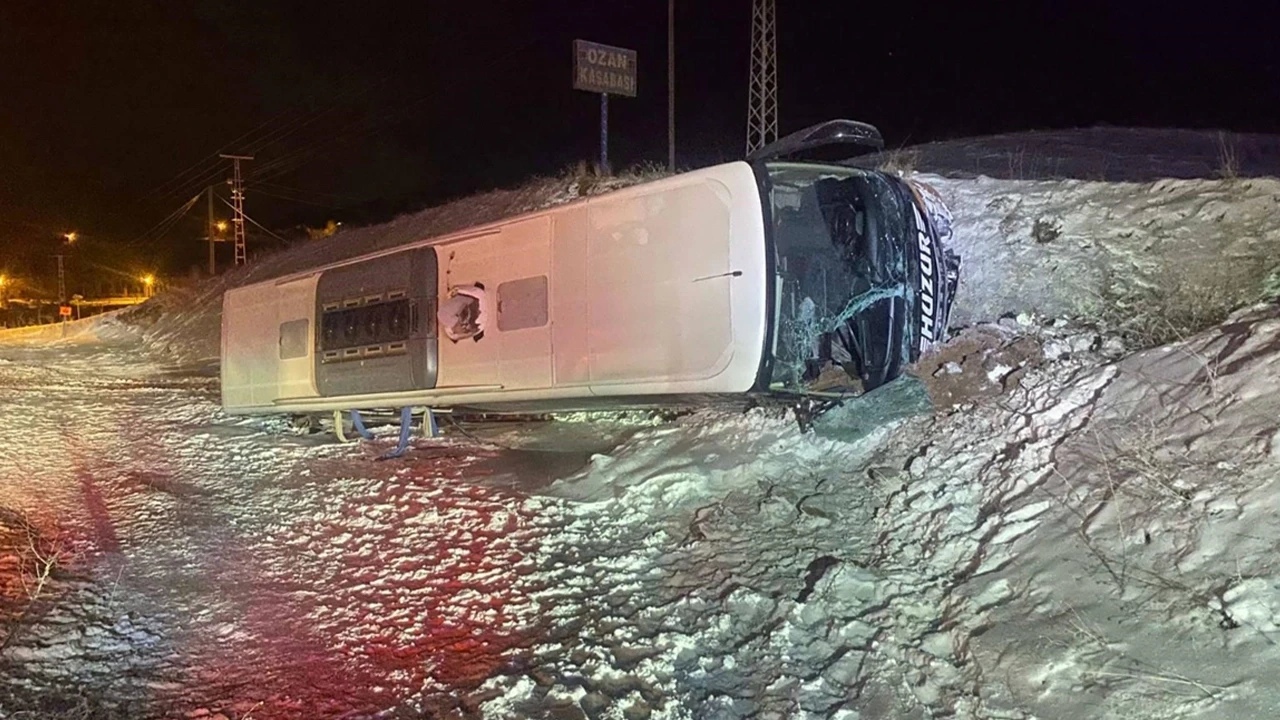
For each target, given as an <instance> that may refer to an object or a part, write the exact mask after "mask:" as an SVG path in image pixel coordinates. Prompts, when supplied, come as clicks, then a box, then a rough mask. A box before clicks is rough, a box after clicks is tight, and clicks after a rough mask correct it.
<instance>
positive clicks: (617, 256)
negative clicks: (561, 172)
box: [587, 177, 734, 392]
mask: <svg viewBox="0 0 1280 720" xmlns="http://www.w3.org/2000/svg"><path fill="white" fill-rule="evenodd" d="M728 195H729V193H728V190H727V188H725V187H724V185H723V184H721V183H720V182H719V181H718V180H716V179H713V178H709V177H702V178H697V179H696V180H694V181H692V182H688V183H685V184H682V185H679V186H675V187H667V188H663V189H657V190H654V191H652V192H649V193H645V194H638V193H631V194H626V195H624V196H622V197H618V198H603V199H601V200H600V201H599V202H597V203H593V204H591V205H588V211H587V212H588V222H589V228H588V237H587V243H588V253H587V265H588V276H589V279H588V283H589V289H588V300H587V302H588V304H589V307H590V322H589V326H588V328H589V329H588V332H589V338H590V340H589V342H590V354H591V360H590V362H591V383H592V387H593V390H594V389H595V388H596V386H597V385H604V386H607V385H609V384H611V383H634V382H638V381H643V382H654V383H671V382H682V381H694V380H704V379H708V378H711V377H714V376H715V375H717V374H719V373H720V372H721V371H722V370H724V368H725V367H726V366H727V365H728V364H729V361H730V360H731V359H732V357H733V351H734V345H733V324H732V317H731V315H732V313H731V307H732V299H731V282H732V280H733V278H732V277H731V275H730V273H731V271H732V268H730V267H729V244H730V222H729V221H730V203H729V200H728ZM606 392H607V390H606Z"/></svg>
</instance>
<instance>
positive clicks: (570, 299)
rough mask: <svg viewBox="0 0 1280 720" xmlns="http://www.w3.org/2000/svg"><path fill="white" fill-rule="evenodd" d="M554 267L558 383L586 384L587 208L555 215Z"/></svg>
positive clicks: (553, 339)
mask: <svg viewBox="0 0 1280 720" xmlns="http://www.w3.org/2000/svg"><path fill="white" fill-rule="evenodd" d="M554 222H555V225H554V228H555V238H554V240H553V246H552V270H551V277H552V283H551V317H552V323H551V343H552V347H553V348H554V349H555V368H554V371H555V386H556V387H571V386H575V385H580V386H585V385H586V384H587V383H588V382H589V381H590V380H591V375H590V370H591V364H590V358H591V355H590V352H589V351H588V345H587V317H588V308H587V209H586V208H585V207H575V208H571V209H567V210H564V211H562V212H560V213H557V214H556V216H555V221H554Z"/></svg>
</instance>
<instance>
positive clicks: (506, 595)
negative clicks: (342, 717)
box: [199, 448, 538, 718]
mask: <svg viewBox="0 0 1280 720" xmlns="http://www.w3.org/2000/svg"><path fill="white" fill-rule="evenodd" d="M474 460H475V457H474V456H472V455H467V454H464V453H462V452H459V451H451V450H448V449H442V448H436V449H431V450H426V449H423V450H420V451H419V452H417V453H413V454H411V455H410V456H409V457H408V458H407V459H406V460H404V461H399V462H396V463H373V462H370V461H369V460H368V459H367V458H366V459H358V458H343V459H338V460H329V461H321V462H318V463H314V464H313V465H312V466H311V468H310V470H311V475H310V477H311V478H326V479H324V480H319V481H312V482H321V483H325V484H328V485H332V486H333V492H335V493H339V492H346V491H345V490H342V489H340V488H346V487H351V486H355V487H358V488H360V490H361V492H356V493H353V494H351V495H349V496H346V497H340V498H335V502H334V503H332V504H331V505H330V506H329V507H328V508H327V509H326V511H325V512H324V513H322V517H318V518H317V517H315V516H314V514H312V515H308V514H306V513H302V514H301V515H300V516H298V517H297V518H296V519H292V520H289V521H287V522H286V523H285V527H284V528H283V529H282V530H280V531H279V532H276V533H273V534H272V536H271V538H270V539H269V541H268V543H266V544H264V545H263V546H259V547H257V548H255V549H254V550H253V552H252V553H251V554H247V555H246V556H244V557H241V558H238V559H234V560H231V561H230V562H231V563H232V564H235V565H240V566H241V567H242V569H249V568H252V569H253V572H254V573H255V577H254V578H253V579H252V580H251V581H249V583H248V584H249V585H252V586H253V587H254V588H256V589H254V590H253V595H254V597H252V598H251V599H248V602H247V604H246V607H245V614H244V616H243V618H242V620H241V621H240V622H238V623H233V625H235V626H236V627H235V629H233V630H228V631H227V633H228V638H227V641H226V642H225V643H224V644H221V645H219V644H218V643H214V644H213V645H212V646H210V647H207V648H206V649H205V651H204V652H202V653H201V659H200V662H199V665H200V666H201V668H202V670H201V675H202V676H204V678H205V680H206V681H208V682H210V683H217V682H218V680H217V679H218V678H223V679H226V678H229V677H245V678H247V677H252V680H253V682H252V684H251V685H247V686H245V687H244V688H243V690H242V691H241V695H242V696H244V697H238V698H236V699H237V700H239V701H240V702H238V703H236V705H237V706H238V707H244V706H245V701H246V697H247V698H248V699H252V700H253V701H255V702H257V703H261V705H260V706H259V705H256V704H255V707H257V709H256V710H255V711H254V713H253V716H254V717H255V718H273V717H297V716H298V715H297V713H300V712H301V713H309V715H308V716H315V717H321V716H330V715H336V714H341V713H343V712H356V713H367V712H374V711H376V710H378V709H382V708H387V707H395V706H397V705H399V704H400V703H403V702H405V701H406V700H411V699H414V698H419V699H421V698H424V697H425V698H427V699H428V700H430V698H431V697H432V696H436V695H438V694H441V693H446V692H448V691H451V690H467V689H472V688H474V687H476V686H477V685H479V684H480V683H482V682H483V681H484V680H485V679H487V678H488V677H490V676H491V675H493V674H494V673H495V671H497V670H498V669H499V668H500V666H501V665H502V664H503V663H504V662H505V659H506V658H507V657H508V656H509V655H510V653H511V652H512V651H514V650H517V649H519V648H522V647H528V646H529V645H530V644H531V643H532V638H531V637H530V636H529V635H530V633H531V632H533V631H534V630H533V629H534V628H535V627H536V624H537V615H536V608H535V605H534V602H533V601H532V600H531V599H530V598H528V597H526V596H525V595H524V591H523V590H521V589H520V588H521V583H520V573H521V572H524V570H523V569H522V568H524V567H526V566H527V562H528V560H527V551H528V550H529V549H531V547H532V546H536V544H537V540H538V532H537V531H536V530H534V529H533V528H532V525H533V524H532V523H531V522H530V520H531V518H530V515H529V511H528V509H527V508H525V507H524V506H523V505H522V503H521V499H520V498H519V497H518V496H514V495H511V494H508V493H502V492H498V491H495V490H492V489H488V488H485V487H481V486H477V485H476V484H475V479H474V478H470V479H465V480H464V479H463V476H464V475H468V474H469V473H468V468H469V467H470V466H471V465H472V462H473V461H474ZM344 477H345V478H353V477H355V478H361V479H360V480H356V481H341V480H330V479H327V478H344ZM280 512H281V517H282V518H289V517H290V508H281V509H280ZM227 572H228V573H233V572H234V570H233V569H231V568H229V569H228V571H227Z"/></svg>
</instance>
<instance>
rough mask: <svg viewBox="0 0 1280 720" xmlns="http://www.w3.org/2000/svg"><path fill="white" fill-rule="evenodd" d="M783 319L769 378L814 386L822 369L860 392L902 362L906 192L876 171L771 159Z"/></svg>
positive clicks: (769, 168) (778, 383) (775, 383)
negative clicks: (903, 196) (898, 190)
mask: <svg viewBox="0 0 1280 720" xmlns="http://www.w3.org/2000/svg"><path fill="white" fill-rule="evenodd" d="M766 168H767V171H768V173H769V180H770V198H769V200H770V203H771V205H772V211H773V241H774V248H775V252H776V253H777V256H776V268H777V275H778V277H777V289H778V294H777V298H776V300H777V303H778V308H777V312H778V323H777V326H776V327H777V335H776V338H775V342H776V346H775V362H774V370H773V377H772V378H771V384H772V386H773V387H775V388H786V389H793V390H796V389H813V386H814V382H815V380H817V378H818V376H819V375H823V374H824V373H826V371H828V370H833V369H834V370H836V371H839V372H836V373H834V374H835V375H839V374H840V372H842V373H843V374H844V375H845V376H846V377H845V378H844V379H839V378H837V379H836V380H834V381H832V382H834V385H837V386H838V385H841V384H843V387H838V388H837V389H840V390H853V391H859V390H862V389H870V386H874V385H875V384H878V381H877V379H878V378H879V377H881V376H882V375H883V374H885V373H886V372H888V371H890V370H896V368H897V367H898V365H899V364H900V361H901V354H902V350H901V347H902V345H903V343H902V332H903V327H902V323H903V322H904V321H905V319H906V317H905V316H906V312H905V303H906V300H907V297H906V293H907V292H908V286H907V282H906V280H907V277H908V275H907V259H906V253H905V250H904V248H905V247H906V245H905V244H904V241H903V238H904V237H905V234H906V229H907V228H906V227H905V215H904V208H903V205H902V200H901V199H900V197H899V195H898V194H897V193H896V192H895V191H894V188H893V187H892V186H891V185H890V183H889V181H888V180H887V179H886V178H885V177H884V176H882V175H880V174H879V173H875V172H871V171H867V170H862V169H858V168H850V167H839V166H825V165H814V164H806V163H770V164H768V165H767V166H766Z"/></svg>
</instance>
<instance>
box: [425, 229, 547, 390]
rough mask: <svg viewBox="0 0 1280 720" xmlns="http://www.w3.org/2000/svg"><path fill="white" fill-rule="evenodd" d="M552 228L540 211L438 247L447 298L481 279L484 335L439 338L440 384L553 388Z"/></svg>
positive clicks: (442, 281)
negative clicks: (455, 339) (534, 214)
mask: <svg viewBox="0 0 1280 720" xmlns="http://www.w3.org/2000/svg"><path fill="white" fill-rule="evenodd" d="M551 228H552V218H551V216H550V215H542V216H536V217H532V218H528V219H524V220H518V221H515V222H511V223H508V224H506V225H503V226H502V228H501V231H500V232H497V233H492V234H487V235H482V236H479V237H475V238H469V239H465V240H462V241H459V242H457V243H450V244H448V245H443V246H441V247H440V248H439V252H440V258H441V260H440V264H441V270H442V272H441V274H440V288H439V293H440V296H441V297H442V298H445V297H448V296H449V293H450V291H451V290H452V289H453V288H454V287H456V286H464V285H476V284H480V285H483V286H484V297H483V300H482V312H483V314H484V319H483V320H482V323H483V327H484V335H483V337H480V338H478V339H472V338H468V339H464V340H460V341H458V342H451V341H450V340H448V339H444V338H442V339H441V341H440V384H441V385H442V386H470V385H495V384H496V385H501V386H502V389H503V390H504V391H507V390H522V389H529V388H549V387H551V383H552V366H553V363H552V359H551V328H552V326H553V315H552V313H551V307H550V297H551V295H552V293H553V292H554V289H553V288H554V285H555V282H554V280H553V279H552V278H551V277H550V269H551Z"/></svg>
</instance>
